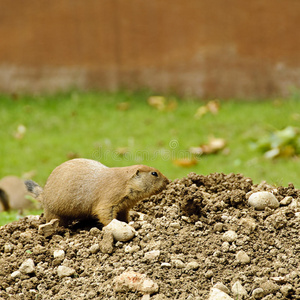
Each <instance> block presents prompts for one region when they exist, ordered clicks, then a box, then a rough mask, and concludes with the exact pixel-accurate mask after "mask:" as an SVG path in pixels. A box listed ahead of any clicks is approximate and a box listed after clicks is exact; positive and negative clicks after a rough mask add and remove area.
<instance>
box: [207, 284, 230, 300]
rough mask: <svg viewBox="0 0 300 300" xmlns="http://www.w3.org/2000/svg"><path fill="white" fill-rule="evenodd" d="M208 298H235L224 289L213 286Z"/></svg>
mask: <svg viewBox="0 0 300 300" xmlns="http://www.w3.org/2000/svg"><path fill="white" fill-rule="evenodd" d="M208 300H233V298H231V297H230V296H229V295H227V294H226V293H224V292H223V291H221V290H219V289H217V288H215V287H213V288H212V289H211V291H210V294H209V298H208Z"/></svg>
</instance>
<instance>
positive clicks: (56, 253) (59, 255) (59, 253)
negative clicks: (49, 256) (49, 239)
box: [53, 250, 65, 260]
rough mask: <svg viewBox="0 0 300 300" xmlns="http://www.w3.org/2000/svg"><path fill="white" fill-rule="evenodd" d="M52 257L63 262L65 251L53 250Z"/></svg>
mask: <svg viewBox="0 0 300 300" xmlns="http://www.w3.org/2000/svg"><path fill="white" fill-rule="evenodd" d="M53 257H54V258H57V259H59V260H63V259H64V258H65V251H64V250H54V251H53Z"/></svg>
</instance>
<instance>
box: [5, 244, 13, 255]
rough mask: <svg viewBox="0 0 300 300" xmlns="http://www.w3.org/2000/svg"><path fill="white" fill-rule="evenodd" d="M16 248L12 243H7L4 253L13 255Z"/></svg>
mask: <svg viewBox="0 0 300 300" xmlns="http://www.w3.org/2000/svg"><path fill="white" fill-rule="evenodd" d="M13 249H14V246H13V245H12V244H11V243H5V245H4V252H5V253H12V252H13Z"/></svg>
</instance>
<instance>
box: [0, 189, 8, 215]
mask: <svg viewBox="0 0 300 300" xmlns="http://www.w3.org/2000/svg"><path fill="white" fill-rule="evenodd" d="M0 204H2V206H3V210H4V211H9V210H10V204H9V198H8V195H7V194H6V193H5V191H4V190H3V189H0Z"/></svg>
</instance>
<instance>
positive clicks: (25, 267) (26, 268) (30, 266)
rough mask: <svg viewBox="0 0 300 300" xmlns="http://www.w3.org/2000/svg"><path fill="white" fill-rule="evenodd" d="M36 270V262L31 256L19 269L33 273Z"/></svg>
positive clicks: (24, 272) (26, 272)
mask: <svg viewBox="0 0 300 300" xmlns="http://www.w3.org/2000/svg"><path fill="white" fill-rule="evenodd" d="M34 270H35V265H34V262H33V260H32V259H31V258H29V259H27V260H25V261H24V262H23V263H22V265H21V266H20V268H19V271H20V272H21V273H23V274H31V273H33V272H34Z"/></svg>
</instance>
